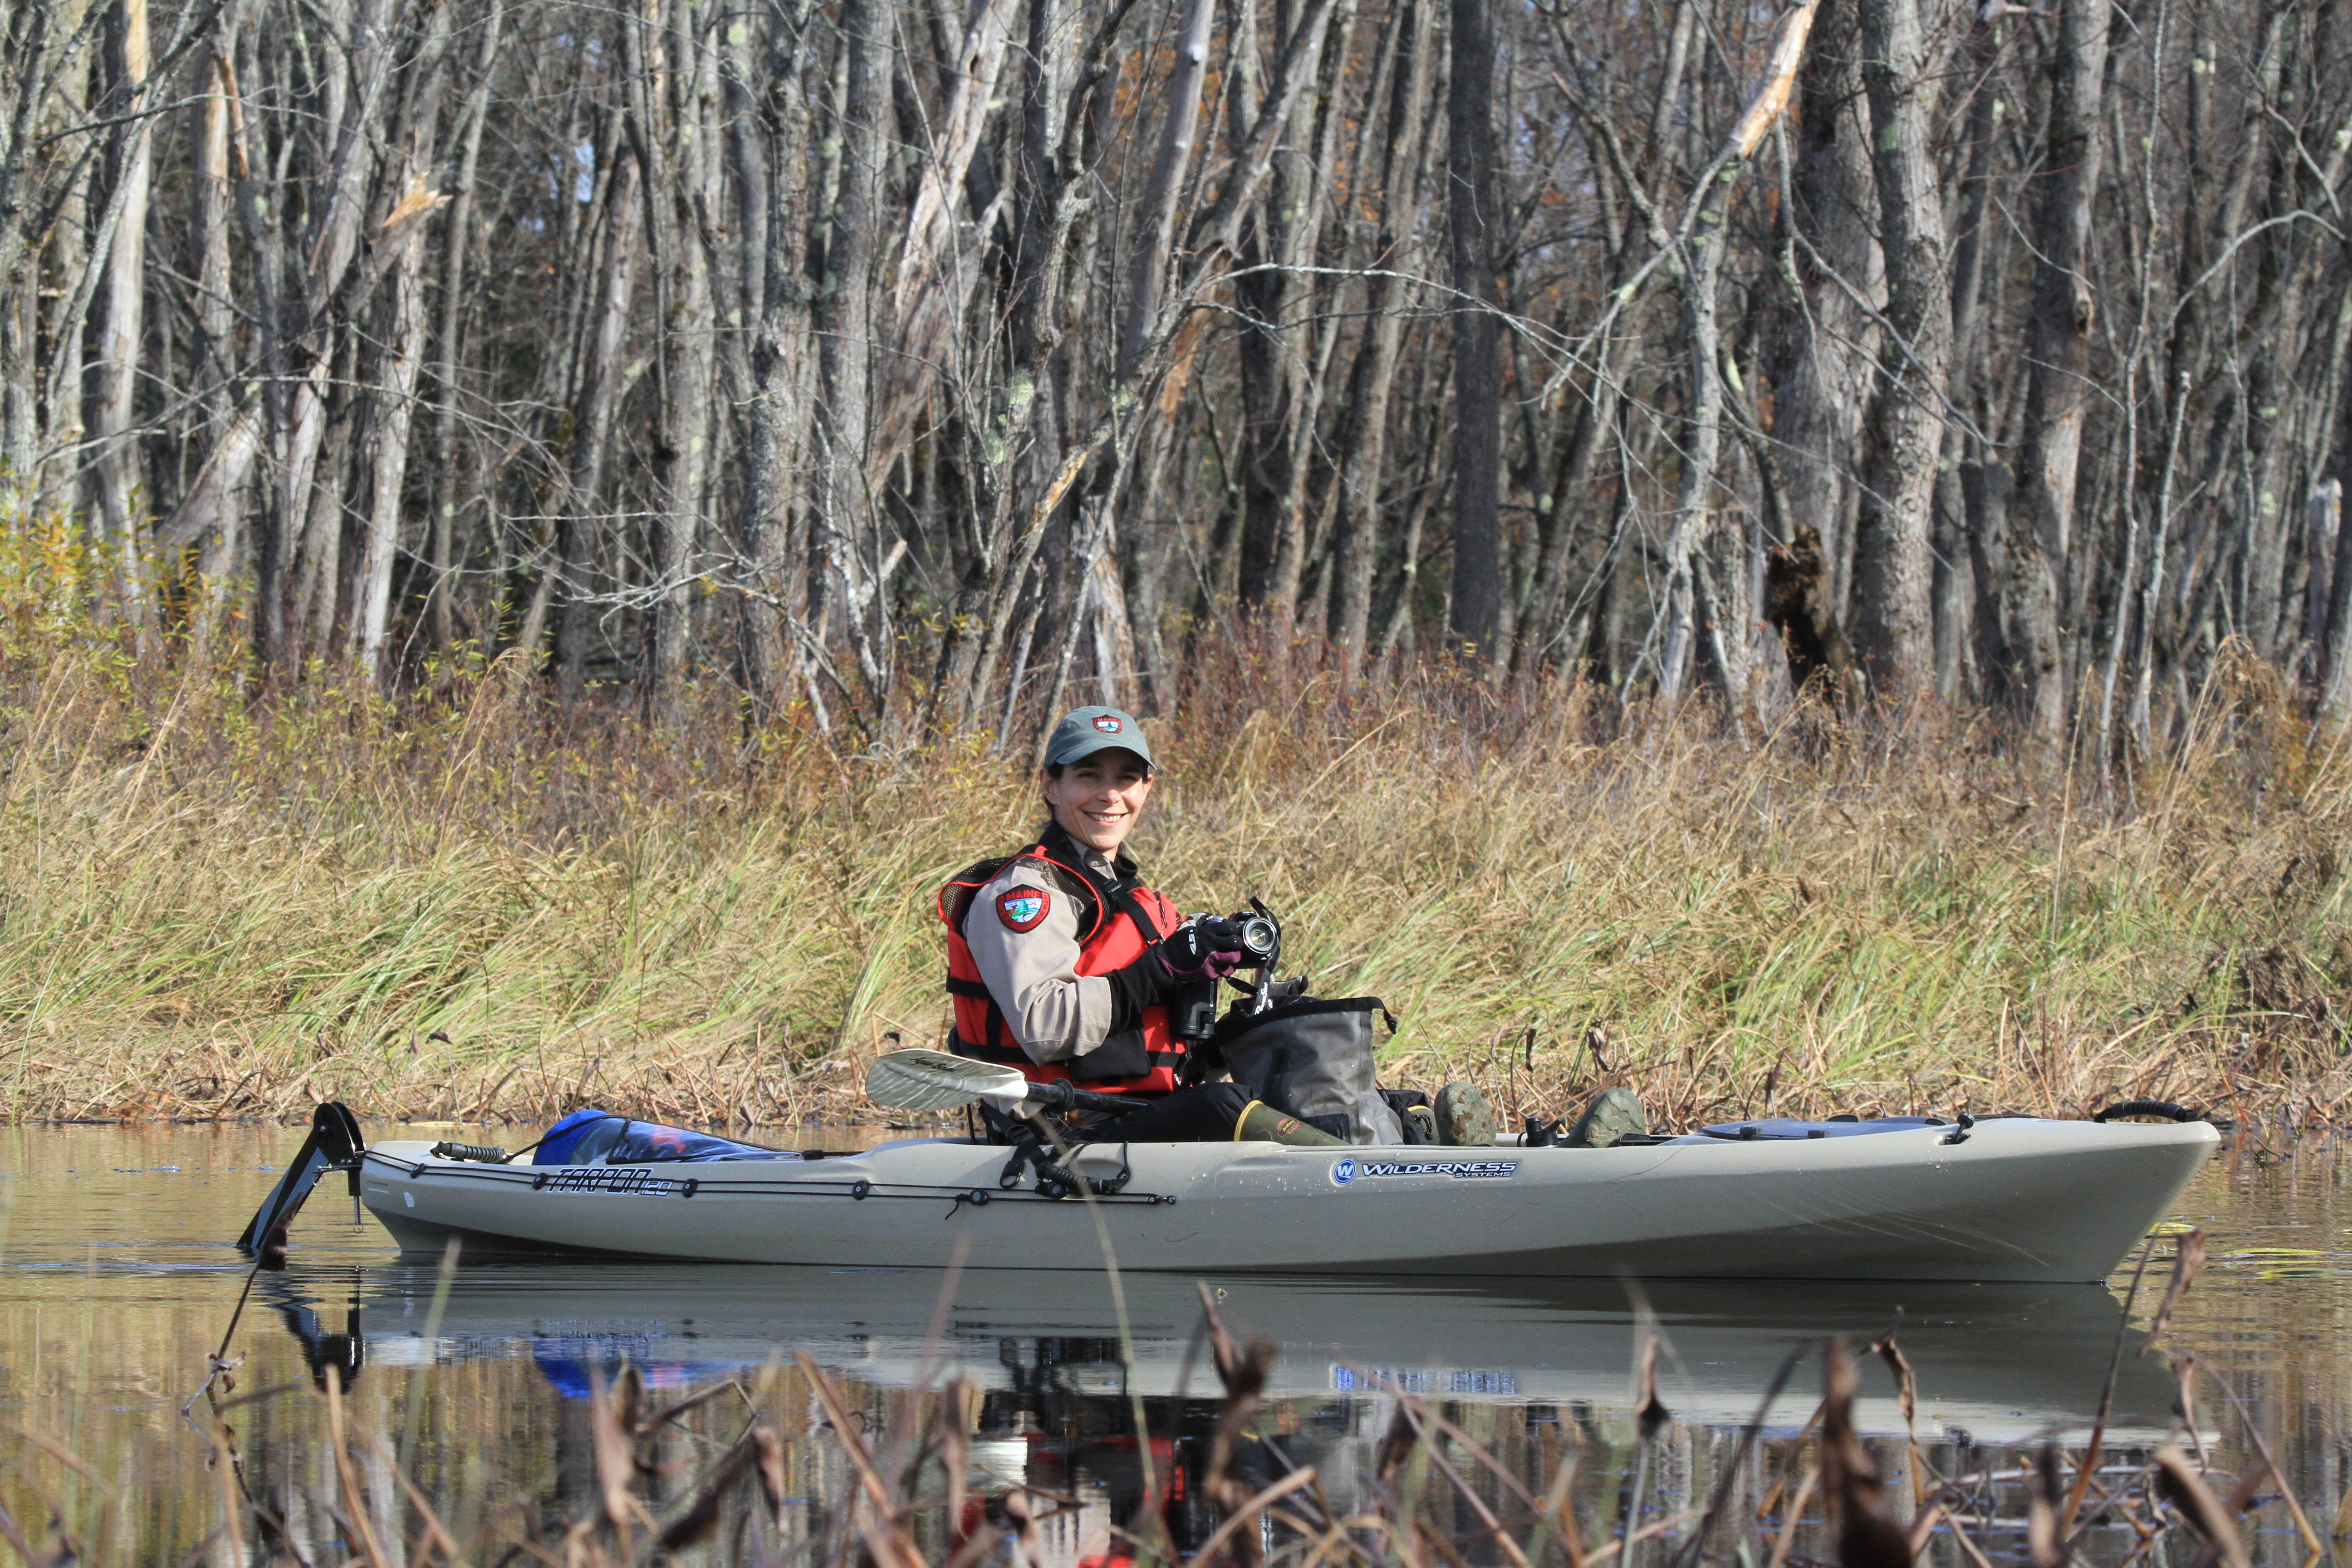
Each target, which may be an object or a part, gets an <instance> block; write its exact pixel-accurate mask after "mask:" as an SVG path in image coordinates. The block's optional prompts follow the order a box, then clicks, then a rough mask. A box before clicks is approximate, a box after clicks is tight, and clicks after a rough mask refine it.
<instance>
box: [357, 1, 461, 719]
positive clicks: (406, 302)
mask: <svg viewBox="0 0 2352 1568" xmlns="http://www.w3.org/2000/svg"><path fill="white" fill-rule="evenodd" d="M445 15H446V13H445ZM397 243H398V244H399V245H400V247H401V248H402V250H403V252H404V254H403V255H402V256H401V258H400V259H399V260H397V261H395V262H394V263H393V268H392V307H391V311H390V315H389V318H388V320H387V321H386V325H385V335H384V339H383V356H382V358H381V359H380V360H379V361H378V365H379V369H378V373H377V374H379V376H380V377H381V378H382V380H381V384H379V386H378V388H377V390H376V392H375V394H374V396H375V401H376V404H377V412H376V418H375V430H374V447H375V450H374V452H373V457H372V460H371V461H370V464H369V473H368V510H367V544H366V548H365V550H364V552H362V555H361V557H360V562H359V574H358V578H357V582H356V585H355V586H356V592H355V593H354V595H353V600H354V614H353V616H352V625H351V626H350V628H349V643H348V646H349V651H350V653H351V655H352V658H353V659H354V661H355V662H356V663H357V665H358V667H359V669H360V673H361V674H362V676H364V677H366V678H367V679H371V680H373V679H377V678H378V677H379V676H380V675H381V674H382V672H383V637H384V628H385V626H387V625H388V624H389V623H390V620H391V615H392V566H393V560H394V554H395V552H397V551H398V550H399V548H400V521H401V504H400V501H401V492H402V489H403V487H404V484H405V483H406V481H407V478H408V433H409V427H410V426H411V424H412V423H413V422H414V420H415V411H416V374H417V369H418V367H419V366H420V365H422V364H423V363H424V360H425V277H424V270H425V269H424V268H423V266H422V265H421V264H420V262H419V259H418V255H417V251H418V247H420V246H421V245H422V244H423V243H424V233H423V225H422V224H421V223H420V224H418V225H416V226H415V227H412V228H411V229H410V230H409V232H408V234H407V235H406V236H405V237H404V238H402V239H401V240H399V241H398V242H397Z"/></svg>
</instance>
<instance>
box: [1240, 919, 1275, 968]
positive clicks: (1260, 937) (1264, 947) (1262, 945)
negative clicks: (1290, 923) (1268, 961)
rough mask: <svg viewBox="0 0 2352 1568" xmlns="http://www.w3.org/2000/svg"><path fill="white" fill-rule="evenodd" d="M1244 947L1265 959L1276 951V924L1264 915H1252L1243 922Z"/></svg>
mask: <svg viewBox="0 0 2352 1568" xmlns="http://www.w3.org/2000/svg"><path fill="white" fill-rule="evenodd" d="M1241 928H1242V932H1241V934H1242V946H1244V948H1246V949H1248V950H1249V951H1250V952H1254V953H1255V954H1256V955H1257V956H1258V957H1260V958H1264V957H1265V956H1266V955H1267V954H1268V953H1271V952H1273V951H1274V922H1273V921H1270V920H1267V919H1266V918H1265V916H1263V915H1252V916H1250V917H1249V918H1248V919H1247V920H1244V921H1242V922H1241Z"/></svg>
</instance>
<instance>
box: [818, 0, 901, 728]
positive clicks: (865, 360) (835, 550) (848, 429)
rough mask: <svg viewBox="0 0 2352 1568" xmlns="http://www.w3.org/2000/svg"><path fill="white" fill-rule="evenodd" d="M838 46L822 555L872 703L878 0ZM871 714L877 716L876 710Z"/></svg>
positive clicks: (825, 307)
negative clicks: (869, 486)
mask: <svg viewBox="0 0 2352 1568" xmlns="http://www.w3.org/2000/svg"><path fill="white" fill-rule="evenodd" d="M841 47H842V49H843V51H844V53H845V57H846V58H845V68H846V76H847V84H846V88H845V92H844V95H843V98H842V110H841V123H840V124H839V125H838V126H837V127H836V128H835V132H834V134H835V137H836V138H837V139H838V141H839V143H840V157H841V184H840V193H839V195H838V197H837V198H836V199H835V203H834V206H833V213H832V220H833V221H832V224H831V227H830V232H829V234H828V236H827V238H826V242H825V249H824V283H823V285H822V287H821V288H820V289H819V291H818V304H817V352H818V356H819V366H820V368H819V375H820V377H821V380H822V384H823V386H824V401H823V405H822V407H821V408H820V409H819V411H818V417H817V420H816V422H815V430H816V437H817V441H818V458H817V461H818V468H819V472H818V482H819V485H820V489H819V491H818V500H817V502H816V512H817V526H818V529H819V534H818V542H819V544H818V547H819V551H820V552H821V554H822V556H823V558H824V563H825V567H826V575H827V577H828V578H829V580H830V583H831V584H832V585H833V586H834V587H835V588H837V590H838V592H839V594H840V595H841V599H842V609H843V611H844V615H843V630H844V632H845V633H846V634H847V636H848V638H849V642H850V646H851V648H852V650H853V651H854V653H855V655H856V659H857V669H858V674H859V676H860V678H861V679H863V680H864V682H865V685H866V691H865V693H864V700H865V701H866V703H867V704H869V705H873V704H879V703H882V702H886V701H887V699H888V680H889V677H888V673H887V668H886V667H885V660H886V659H887V649H886V647H884V645H883V643H882V641H881V639H879V638H878V637H876V635H875V632H876V628H877V625H879V624H882V623H885V622H887V616H888V605H887V596H886V595H885V592H884V588H883V584H882V582H881V580H880V568H881V565H882V562H881V560H880V558H879V557H880V551H879V548H878V544H879V541H878V536H877V528H876V519H875V515H874V509H873V504H872V502H871V500H869V498H868V496H867V493H866V456H867V443H868V439H869V419H870V417H871V415H872V412H873V410H872V407H871V393H872V387H873V361H872V354H873V339H874V299H873V288H874V283H875V272H876V268H877V261H878V259H879V249H880V236H879V233H878V226H879V224H880V221H881V219H880V203H881V189H880V186H881V181H882V174H883V171H882V162H883V156H884V144H885V143H884V135H883V132H884V129H885V125H884V121H885V118H886V117H887V115H888V113H889V111H890V58H891V32H890V14H889V10H888V7H887V5H884V4H882V0H846V3H845V5H843V6H842V11H841ZM869 711H870V713H872V714H873V715H874V716H877V717H878V714H879V708H878V707H870V708H869Z"/></svg>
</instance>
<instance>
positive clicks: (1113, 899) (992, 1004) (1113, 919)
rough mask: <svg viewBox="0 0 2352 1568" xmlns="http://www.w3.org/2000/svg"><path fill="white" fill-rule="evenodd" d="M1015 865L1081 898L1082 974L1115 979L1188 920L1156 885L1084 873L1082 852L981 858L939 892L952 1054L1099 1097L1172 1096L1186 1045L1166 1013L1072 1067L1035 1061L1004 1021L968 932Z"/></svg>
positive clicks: (1155, 1010) (1157, 1011) (1036, 847)
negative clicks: (1109, 1073)
mask: <svg viewBox="0 0 2352 1568" xmlns="http://www.w3.org/2000/svg"><path fill="white" fill-rule="evenodd" d="M1049 837H1055V838H1058V837H1061V835H1059V834H1052V835H1049ZM1054 847H1060V846H1054ZM1015 860H1030V861H1034V862H1035V863H1036V864H1037V868H1038V870H1039V872H1040V873H1041V875H1042V876H1043V878H1044V879H1045V880H1048V881H1051V882H1053V883H1055V884H1056V885H1057V886H1059V887H1060V888H1061V889H1063V891H1064V892H1065V893H1066V894H1067V895H1068V896H1070V897H1071V898H1073V899H1075V900H1076V902H1077V908H1078V962H1077V964H1076V968H1077V972H1078V973H1080V974H1108V973H1111V972H1112V971H1113V970H1115V969H1124V968H1126V967H1127V966H1128V965H1129V964H1130V963H1134V962H1135V961H1136V960H1137V959H1139V958H1140V957H1142V956H1143V950H1144V949H1145V948H1146V947H1148V946H1150V944H1151V943H1152V942H1157V941H1158V940H1159V939H1160V938H1161V937H1163V936H1166V935H1167V934H1168V933H1169V932H1170V931H1174V930H1175V929H1176V927H1177V925H1178V924H1179V922H1181V921H1182V919H1183V916H1182V915H1181V913H1180V912H1179V911H1178V910H1177V908H1176V906H1175V905H1174V904H1171V903H1170V902H1169V901H1168V900H1166V899H1164V898H1161V897H1160V895H1159V894H1158V893H1155V892H1153V891H1151V889H1149V888H1143V887H1139V886H1137V885H1135V884H1134V883H1132V882H1127V881H1121V882H1118V883H1112V882H1106V881H1104V880H1103V879H1100V878H1098V877H1096V876H1094V875H1092V874H1091V873H1089V872H1087V871H1086V870H1084V869H1082V867H1083V865H1084V862H1083V861H1082V860H1080V858H1079V857H1077V856H1076V855H1075V854H1071V855H1068V857H1067V858H1061V857H1058V856H1056V855H1055V854H1054V853H1052V848H1051V847H1049V846H1048V845H1047V844H1045V843H1043V842H1041V843H1036V844H1032V845H1031V846H1030V847H1028V848H1026V849H1024V850H1023V851H1021V853H1020V854H1018V855H1012V856H1005V857H1002V858H998V859H994V860H982V861H981V862H980V863H979V864H978V865H976V866H972V867H971V868H968V869H966V870H963V871H961V872H959V873H958V874H957V875H956V876H955V877H954V878H953V879H950V881H949V882H948V884H947V886H945V887H943V888H941V889H940V898H939V910H940V920H941V921H945V922H946V923H947V928H948V995H949V996H950V998H951V999H952V1000H953V1002H954V1005H955V1031H954V1033H952V1034H951V1035H950V1036H949V1037H948V1049H950V1050H951V1051H953V1052H954V1053H955V1054H956V1055H958V1056H960V1057H971V1058H973V1059H974V1060H976V1061H983V1062H994V1063H996V1064H997V1065H999V1066H1001V1067H1011V1068H1020V1069H1021V1071H1022V1072H1023V1074H1024V1075H1025V1076H1026V1077H1027V1078H1028V1079H1029V1081H1030V1082H1032V1083H1059V1082H1061V1081H1062V1080H1063V1079H1075V1080H1076V1081H1077V1082H1079V1083H1082V1084H1084V1085H1085V1086H1086V1087H1087V1089H1090V1090H1092V1091H1094V1092H1095V1093H1097V1094H1135V1095H1162V1094H1167V1093H1170V1092H1171V1091H1172V1090H1174V1089H1176V1088H1177V1076H1176V1075H1177V1069H1178V1068H1181V1066H1182V1065H1183V1060H1184V1042H1183V1041H1181V1040H1180V1039H1178V1038H1177V1037H1176V1032H1175V1029H1174V1027H1173V1026H1172V1025H1171V1020H1170V1018H1169V1016H1168V1009H1167V1008H1166V1007H1164V1006H1159V1005H1153V1006H1150V1007H1146V1008H1145V1009H1143V1016H1142V1018H1141V1020H1140V1022H1139V1025H1138V1026H1137V1027H1136V1028H1135V1029H1133V1030H1132V1031H1128V1032H1126V1033H1123V1034H1119V1035H1113V1036H1112V1037H1110V1038H1109V1039H1107V1040H1105V1041H1104V1042H1103V1043H1102V1044H1101V1045H1099V1046H1097V1047H1095V1049H1093V1050H1092V1051H1089V1052H1087V1054H1086V1055H1085V1056H1083V1057H1079V1058H1075V1059H1074V1060H1072V1061H1070V1062H1066V1063H1065V1062H1046V1063H1041V1062H1035V1061H1032V1060H1031V1059H1030V1058H1029V1053H1028V1052H1026V1051H1024V1050H1023V1049H1022V1048H1021V1042H1020V1041H1019V1040H1018V1039H1016V1038H1015V1037H1013V1030H1012V1028H1011V1026H1008V1025H1007V1024H1006V1022H1005V1019H1004V1011H1003V1008H1002V1007H1000V1006H999V1005H997V1001H996V998H995V997H994V996H993V995H992V994H990V992H989V989H988V983H987V982H986V981H984V980H982V978H981V973H980V965H979V964H978V963H974V962H973V960H972V956H971V944H970V943H969V942H966V941H965V940H964V934H963V924H964V919H965V917H966V916H967V915H969V914H970V913H971V903H972V900H973V899H974V898H975V897H977V896H978V894H979V892H980V890H981V889H982V888H984V887H986V886H987V885H988V884H989V883H990V882H992V881H994V880H995V879H996V878H997V876H998V874H999V873H1001V872H1002V871H1003V869H1004V868H1006V867H1007V866H1009V865H1011V864H1012V863H1013V861H1015ZM1074 861H1075V862H1077V864H1075V865H1074V864H1072V863H1071V862H1074ZM1096 1063H1100V1064H1101V1067H1098V1068H1096V1070H1097V1071H1100V1070H1101V1068H1108V1067H1113V1066H1118V1067H1139V1068H1141V1070H1139V1071H1133V1072H1129V1073H1127V1074H1125V1075H1123V1076H1120V1077H1116V1078H1101V1077H1095V1076H1090V1075H1089V1072H1088V1068H1089V1066H1090V1065H1093V1064H1096ZM1071 1068H1076V1072H1075V1073H1073V1072H1072V1071H1071Z"/></svg>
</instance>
